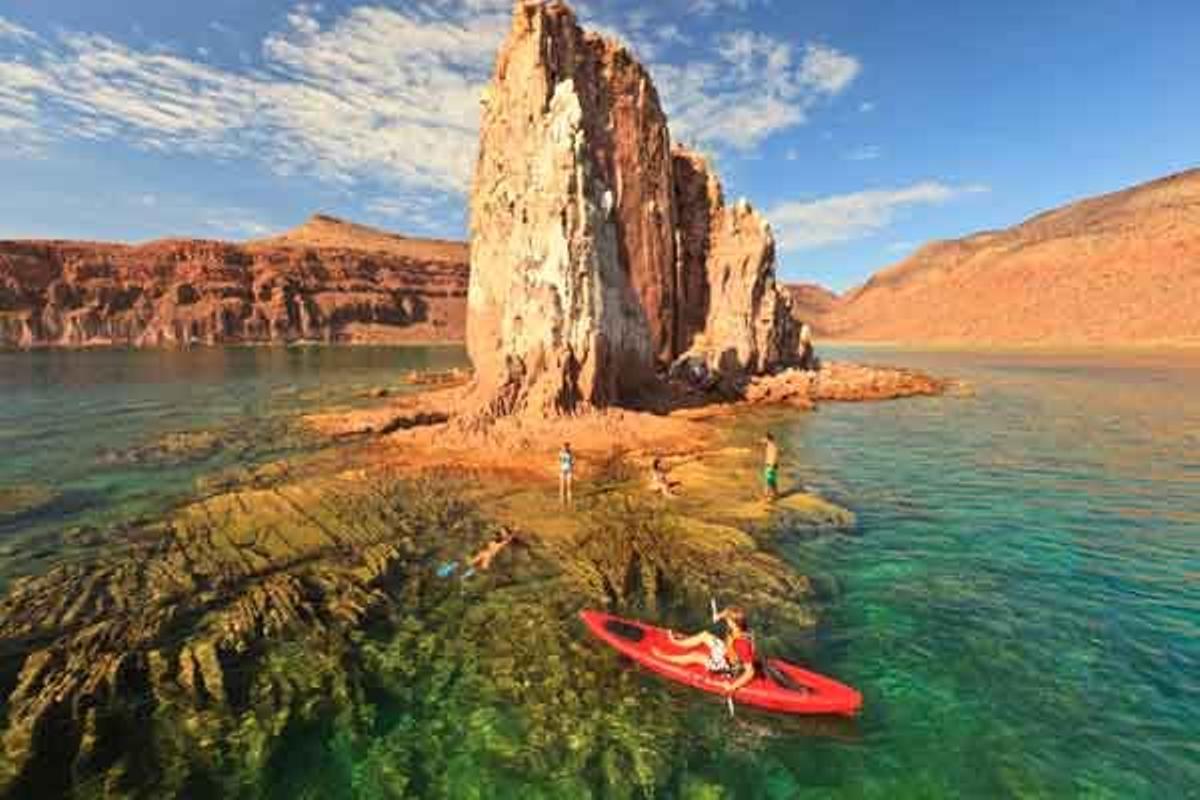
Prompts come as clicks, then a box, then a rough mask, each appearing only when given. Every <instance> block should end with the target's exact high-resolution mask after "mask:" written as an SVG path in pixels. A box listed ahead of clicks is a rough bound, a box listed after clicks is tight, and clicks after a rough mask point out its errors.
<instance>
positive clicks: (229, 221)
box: [204, 208, 275, 239]
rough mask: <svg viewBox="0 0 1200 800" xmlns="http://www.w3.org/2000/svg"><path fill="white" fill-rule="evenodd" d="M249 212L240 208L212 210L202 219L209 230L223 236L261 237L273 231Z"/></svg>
mask: <svg viewBox="0 0 1200 800" xmlns="http://www.w3.org/2000/svg"><path fill="white" fill-rule="evenodd" d="M250 214H251V212H249V211H246V210H245V209H240V208H230V209H224V210H221V211H216V212H212V213H211V215H210V216H208V217H207V218H206V219H205V220H204V225H205V226H206V227H208V228H209V230H211V231H213V232H215V233H217V234H218V235H220V236H222V237H224V236H235V237H238V238H246V239H261V238H263V237H265V236H269V235H271V234H272V233H274V232H275V231H274V229H273V228H272V227H271V226H269V225H265V224H263V223H262V222H259V221H258V220H256V219H254V218H253V217H252V216H250Z"/></svg>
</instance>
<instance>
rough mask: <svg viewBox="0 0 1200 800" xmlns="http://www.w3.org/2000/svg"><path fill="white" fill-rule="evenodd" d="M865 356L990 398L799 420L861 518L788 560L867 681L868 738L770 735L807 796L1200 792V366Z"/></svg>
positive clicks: (850, 410) (824, 660) (810, 452)
mask: <svg viewBox="0 0 1200 800" xmlns="http://www.w3.org/2000/svg"><path fill="white" fill-rule="evenodd" d="M849 355H851V356H853V357H856V358H859V359H863V360H868V361H877V362H895V363H903V364H907V365H912V366H917V367H922V368H926V369H928V370H930V371H933V372H936V373H940V374H948V375H954V376H957V377H962V378H965V379H967V380H969V381H970V382H972V384H973V385H974V386H975V389H976V392H977V396H976V397H974V398H971V399H960V398H952V397H947V398H940V399H935V400H920V401H910V402H898V403H892V404H885V405H871V406H856V405H827V406H824V407H823V408H822V409H821V411H820V412H819V413H818V414H815V415H812V416H810V417H806V418H804V419H802V420H801V421H799V422H797V423H796V424H795V425H794V426H792V427H791V428H790V430H789V431H788V439H787V442H788V444H789V446H790V447H791V448H793V454H794V456H795V458H796V461H798V462H800V463H803V464H806V465H809V466H808V467H807V468H806V474H805V475H804V479H805V480H806V481H807V482H809V483H810V484H813V485H815V486H817V487H819V488H820V489H821V490H822V491H823V492H824V493H826V494H827V495H828V496H830V497H831V498H834V499H838V500H841V501H843V502H845V503H846V504H848V505H850V506H851V507H852V508H854V510H855V511H857V512H858V515H859V521H860V527H859V529H858V530H857V531H856V533H855V534H854V535H849V536H838V537H833V538H825V539H817V540H805V541H803V542H797V543H794V544H792V545H791V546H789V547H788V553H789V556H790V557H791V559H792V560H793V562H794V563H795V564H796V565H797V567H798V568H800V569H801V570H803V571H806V572H810V573H813V574H814V575H816V576H817V578H818V585H820V586H822V587H823V588H824V590H825V592H824V594H825V597H826V601H825V605H826V607H825V615H824V625H823V628H822V632H821V634H820V637H819V640H818V641H817V642H816V643H815V644H814V646H813V652H812V654H811V656H812V658H813V660H814V661H815V662H816V663H818V664H820V665H821V666H823V667H825V668H827V669H829V670H830V671H832V672H833V673H834V674H837V675H840V676H841V677H843V678H845V679H847V680H848V681H850V682H852V683H853V684H855V685H857V686H859V687H861V688H862V689H863V690H864V693H865V695H866V713H865V715H864V717H863V719H862V721H861V724H860V729H859V733H860V735H861V738H860V739H859V740H858V741H856V742H853V743H851V744H839V743H830V742H816V741H814V742H807V743H797V742H788V741H779V742H777V743H776V744H775V745H773V746H772V747H771V748H770V752H771V753H773V754H774V755H775V757H777V758H778V759H779V761H780V762H781V763H785V764H787V765H788V768H789V770H790V771H791V772H792V773H793V774H795V775H796V776H797V777H798V780H799V781H800V782H801V784H802V785H804V786H806V787H809V788H810V791H809V792H802V793H800V794H798V795H797V796H810V795H811V796H847V797H881V798H882V797H954V796H971V797H1105V798H1107V797H1111V798H1130V797H1162V798H1167V797H1197V796H1200V448H1198V446H1200V359H1197V358H1196V357H1195V356H1194V355H1191V356H1188V355H1184V356H1169V355H1168V356H1134V355H1129V356H1120V357H1118V358H1117V359H1115V360H1113V359H1112V358H1110V357H1101V356H1071V357H1053V356H1046V355H1020V356H1000V355H961V354H927V355H918V354H913V353H889V352H886V351H873V352H868V353H854V352H851V353H849Z"/></svg>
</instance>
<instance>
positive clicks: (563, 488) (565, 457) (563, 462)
mask: <svg viewBox="0 0 1200 800" xmlns="http://www.w3.org/2000/svg"><path fill="white" fill-rule="evenodd" d="M574 482H575V454H574V453H572V452H571V443H570V442H563V446H562V450H559V451H558V500H559V502H560V503H562V506H563V508H566V507H568V506H572V505H574V504H575V499H574V497H572V494H571V490H572V488H573V487H572V484H573V483H574Z"/></svg>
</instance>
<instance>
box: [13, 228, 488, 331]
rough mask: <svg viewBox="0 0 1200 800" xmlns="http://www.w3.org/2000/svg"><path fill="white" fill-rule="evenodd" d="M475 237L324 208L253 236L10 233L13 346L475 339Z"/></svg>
mask: <svg viewBox="0 0 1200 800" xmlns="http://www.w3.org/2000/svg"><path fill="white" fill-rule="evenodd" d="M467 270H468V265H467V246H466V245H465V244H462V243H456V242H442V241H431V240H422V239H407V238H404V237H401V236H396V235H393V234H389V233H384V232H383V231H377V230H374V229H371V228H365V227H363V226H360V225H354V224H351V223H346V222H342V221H340V220H336V219H333V218H332V217H325V216H316V217H313V218H312V219H310V220H309V221H308V222H306V223H305V224H303V225H301V226H300V227H299V228H297V229H295V230H293V231H291V232H290V233H286V234H283V235H282V236H279V237H276V238H273V239H267V240H262V241H257V242H248V243H245V244H233V243H227V242H215V241H201V240H191V239H169V240H163V241H157V242H151V243H148V244H142V245H125V244H108V243H91V242H65V241H10V242H0V347H22V348H29V347H54V346H58V347H91V346H103V345H116V346H137V347H141V346H172V345H190V344H222V343H255V342H297V341H316V342H353V343H398V342H415V341H461V340H462V339H463V336H464V327H465V320H466V293H467Z"/></svg>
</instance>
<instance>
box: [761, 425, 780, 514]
mask: <svg viewBox="0 0 1200 800" xmlns="http://www.w3.org/2000/svg"><path fill="white" fill-rule="evenodd" d="M763 445H764V452H763V483H764V487H763V498H764V499H765V500H767V501H768V502H772V501H774V500H777V499H778V498H779V445H777V444H775V435H774V434H772V433H770V432H769V431H768V432H767V435H766V436H764V437H763Z"/></svg>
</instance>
